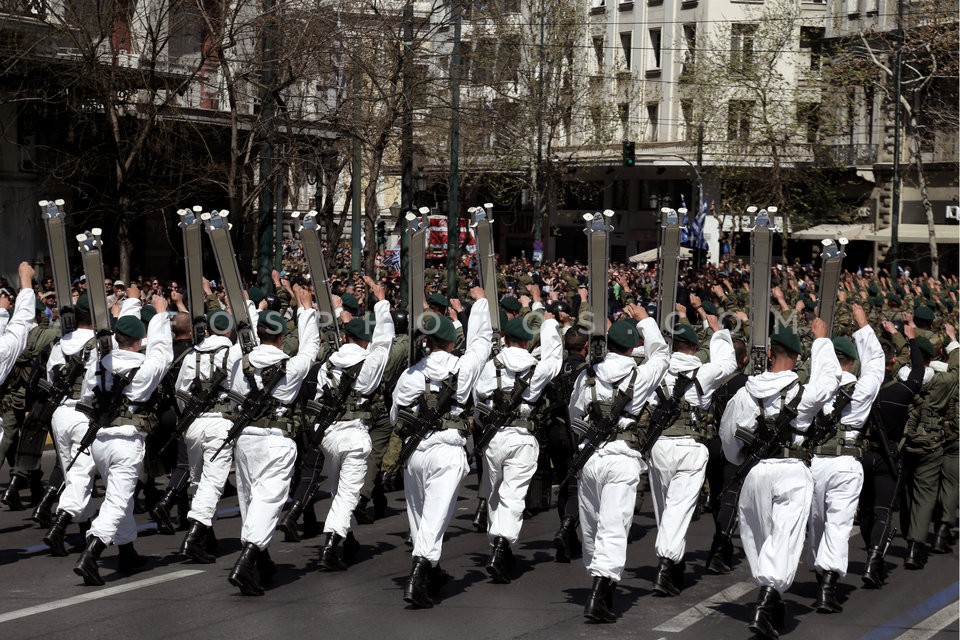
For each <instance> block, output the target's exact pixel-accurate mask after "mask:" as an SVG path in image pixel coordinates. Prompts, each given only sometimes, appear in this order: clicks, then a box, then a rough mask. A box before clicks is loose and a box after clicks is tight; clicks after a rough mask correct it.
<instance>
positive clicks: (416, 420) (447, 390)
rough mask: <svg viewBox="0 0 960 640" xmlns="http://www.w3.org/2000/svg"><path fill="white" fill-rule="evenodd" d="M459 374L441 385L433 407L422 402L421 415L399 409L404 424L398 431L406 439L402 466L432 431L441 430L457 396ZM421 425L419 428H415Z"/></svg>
mask: <svg viewBox="0 0 960 640" xmlns="http://www.w3.org/2000/svg"><path fill="white" fill-rule="evenodd" d="M456 379H457V374H456V373H451V374H450V375H449V376H448V377H447V378H446V380H444V381H443V382H442V383H441V384H440V392H439V393H438V394H437V402H436V404H435V405H434V406H433V407H427V406H424V405H425V404H426V403H425V402H424V399H423V398H421V400H420V411H419V413H413V412H412V411H410V410H409V409H399V410H398V411H397V417H398V418H399V420H400V422H402V423H403V425H404V426H403V427H401V428H400V429H399V430H398V434H399V435H400V437H401V438H406V439H405V441H404V443H403V446H402V447H401V448H400V465H401V466H402V465H404V464H405V463H406V462H407V459H408V458H409V457H410V455H411V454H412V453H413V452H414V451H416V450H417V446H419V444H420V442H421V441H423V439H424V438H426V437H427V436H428V435H430V433H431V432H432V431H437V430H438V429H440V428H441V425H442V421H443V416H444V414H446V413H447V412H448V411H449V410H450V405H452V404H453V401H454V399H455V398H456V395H457V383H456ZM415 425H419V426H415Z"/></svg>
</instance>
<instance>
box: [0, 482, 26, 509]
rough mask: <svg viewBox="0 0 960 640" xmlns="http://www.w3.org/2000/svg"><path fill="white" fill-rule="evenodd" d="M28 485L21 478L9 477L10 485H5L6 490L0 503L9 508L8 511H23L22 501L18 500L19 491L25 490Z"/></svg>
mask: <svg viewBox="0 0 960 640" xmlns="http://www.w3.org/2000/svg"><path fill="white" fill-rule="evenodd" d="M29 484H30V483H29V482H27V479H26V478H25V477H23V476H18V475H16V474H14V475H12V476H10V484H8V485H7V490H6V491H4V492H3V497H2V498H0V502H3V504H5V505H7V506H8V507H10V511H23V509H24V506H23V500H21V499H20V490H21V489H26V488H27V487H28V486H29Z"/></svg>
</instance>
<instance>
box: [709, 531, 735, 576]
mask: <svg viewBox="0 0 960 640" xmlns="http://www.w3.org/2000/svg"><path fill="white" fill-rule="evenodd" d="M732 565H733V541H731V540H727V538H726V537H725V536H722V535H720V534H714V536H713V544H712V545H711V546H710V554H709V555H708V556H707V573H712V574H713V575H716V576H724V575H727V574H729V573H731V572H733V568H732Z"/></svg>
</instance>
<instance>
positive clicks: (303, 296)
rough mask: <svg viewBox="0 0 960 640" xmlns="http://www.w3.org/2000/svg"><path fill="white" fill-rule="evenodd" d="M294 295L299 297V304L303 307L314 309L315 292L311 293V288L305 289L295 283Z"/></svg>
mask: <svg viewBox="0 0 960 640" xmlns="http://www.w3.org/2000/svg"><path fill="white" fill-rule="evenodd" d="M293 295H294V296H296V298H297V304H299V305H300V307H301V308H303V309H313V294H312V293H310V290H309V289H305V288H303V287H301V286H300V285H294V287H293Z"/></svg>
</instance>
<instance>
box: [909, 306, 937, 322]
mask: <svg viewBox="0 0 960 640" xmlns="http://www.w3.org/2000/svg"><path fill="white" fill-rule="evenodd" d="M913 317H914V318H916V319H917V320H927V321H928V322H933V311H931V310H930V307H928V306H927V305H925V304H923V305H920V306H919V307H917V310H916V311H914V313H913Z"/></svg>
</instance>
